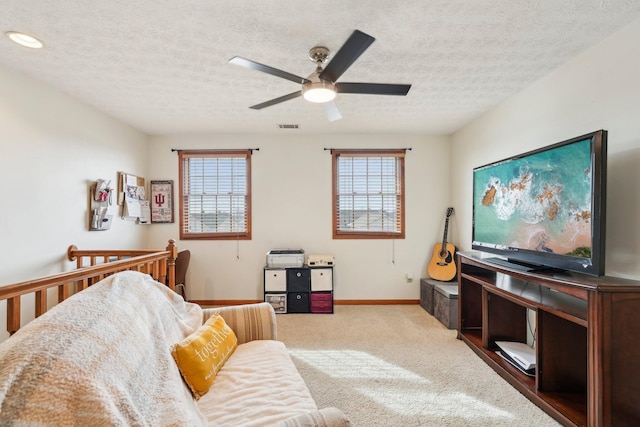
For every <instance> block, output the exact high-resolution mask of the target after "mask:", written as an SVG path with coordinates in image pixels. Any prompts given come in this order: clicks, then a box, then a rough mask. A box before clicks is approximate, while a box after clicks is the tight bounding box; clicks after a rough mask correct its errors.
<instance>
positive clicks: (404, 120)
mask: <svg viewBox="0 0 640 427" xmlns="http://www.w3.org/2000/svg"><path fill="white" fill-rule="evenodd" d="M638 17H640V0H636V1H630V0H598V1H596V0H570V1H569V0H430V1H422V0H405V1H402V2H391V1H388V0H371V1H366V0H358V1H352V0H330V1H316V2H301V1H296V0H261V1H259V0H254V1H251V0H232V1H212V0H172V1H170V0H109V1H104V0H82V1H73V0H58V1H52V0H3V1H2V4H1V6H0V31H1V32H2V33H5V32H6V31H10V30H17V31H24V32H27V33H30V34H33V35H36V36H38V37H40V38H41V39H42V40H43V41H44V42H45V44H46V48H45V49H42V50H31V49H27V48H24V47H21V46H18V45H15V44H13V43H12V42H10V41H9V39H8V38H7V37H4V36H2V37H1V38H0V62H1V63H3V64H5V65H7V66H9V67H11V68H14V69H17V70H20V71H23V72H24V73H26V74H27V75H30V76H31V77H34V78H36V79H38V80H41V81H44V82H46V83H48V84H50V85H51V86H53V87H56V88H58V89H59V90H60V91H62V92H65V93H67V94H69V95H71V96H72V97H74V98H76V99H78V100H80V101H81V102H83V103H85V104H89V105H91V106H94V107H95V108H97V109H98V110H101V111H103V112H105V113H107V114H109V115H111V116H113V117H115V118H117V119H119V120H121V121H122V122H125V123H128V124H130V125H132V126H133V127H135V128H137V129H140V130H141V131H143V132H145V133H148V134H153V135H158V134H172V133H183V132H188V133H191V132H233V133H236V132H241V133H243V132H258V133H265V132H267V133H268V132H274V133H275V132H303V133H350V132H358V133H363V132H364V133H367V132H392V133H422V134H449V133H452V132H454V131H456V130H457V129H459V128H460V127H462V126H464V125H465V124H466V123H468V122H469V121H471V120H473V119H474V118H476V117H478V116H479V115H481V114H482V113H484V112H485V111H487V110H489V109H491V108H492V107H494V106H496V105H497V104H499V103H500V102H502V101H503V100H505V99H506V98H508V97H510V96H511V95H513V94H515V93H517V92H518V91H520V90H521V89H523V88H525V87H527V86H529V85H531V84H532V83H533V82H534V81H536V80H537V79H539V78H540V77H542V76H544V75H545V74H548V73H549V72H551V71H552V70H553V69H555V68H557V67H558V66H560V65H561V64H563V63H565V62H566V61H568V60H570V59H571V58H572V57H575V56H576V55H578V54H579V53H581V52H583V51H584V50H586V49H588V48H589V47H591V46H593V45H594V44H596V43H598V42H599V41H601V40H602V39H604V38H605V37H607V36H608V35H610V34H612V33H613V32H615V31H617V30H618V29H620V28H621V27H622V26H624V25H626V24H627V23H629V22H631V21H632V20H634V19H636V18H638ZM354 29H359V30H361V31H363V32H365V33H367V34H370V35H372V36H373V37H375V38H376V41H375V42H374V43H373V44H372V45H371V47H369V49H368V50H367V51H366V52H365V53H364V54H363V55H362V56H361V57H360V58H359V59H358V60H357V61H356V62H355V63H354V64H353V65H352V66H351V68H349V69H348V70H347V72H346V73H345V74H344V75H343V76H342V77H341V78H340V79H339V81H352V82H371V83H411V84H412V85H413V86H412V88H411V90H410V91H409V94H408V95H407V96H406V97H398V96H373V95H352V94H341V95H338V98H337V99H336V103H337V105H338V107H339V109H340V111H341V113H342V116H343V119H342V120H338V121H335V122H329V121H327V119H326V118H325V116H324V113H323V110H322V108H321V107H320V106H319V105H314V104H309V103H307V102H306V101H304V100H303V99H302V98H297V99H293V100H290V101H287V102H285V103H282V104H279V105H276V106H272V107H269V108H266V109H263V110H259V111H256V110H251V109H249V108H248V107H249V106H251V105H254V104H258V103H260V102H263V101H267V100H269V99H272V98H276V97H278V96H281V95H285V94H288V93H291V92H293V91H295V90H297V89H298V86H297V85H296V84H295V83H292V82H291V81H288V80H284V79H280V78H277V77H274V76H272V75H268V74H265V73H261V72H258V71H254V70H249V69H245V68H241V67H239V66H236V65H232V64H229V63H228V62H227V61H228V60H229V59H230V58H231V57H233V56H236V55H238V56H242V57H245V58H249V59H252V60H254V61H257V62H260V63H263V64H267V65H270V66H272V67H275V68H279V69H282V70H285V71H288V72H290V73H293V74H296V75H300V76H303V77H306V76H307V75H309V74H310V73H311V72H313V70H314V64H313V63H312V62H311V61H310V60H309V59H308V56H307V54H308V51H309V49H310V48H312V47H313V46H316V45H323V46H326V47H328V48H329V49H330V50H331V51H332V52H336V51H337V50H338V49H339V48H340V46H342V44H343V43H344V42H345V41H346V39H347V38H348V37H349V35H350V34H351V33H352V32H353V30H354ZM281 123H284V124H299V125H300V129H298V130H297V131H291V130H279V129H278V128H277V124H281Z"/></svg>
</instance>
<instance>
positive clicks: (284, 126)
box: [278, 124, 299, 129]
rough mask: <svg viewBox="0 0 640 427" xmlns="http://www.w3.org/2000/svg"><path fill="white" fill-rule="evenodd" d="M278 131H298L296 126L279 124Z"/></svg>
mask: <svg viewBox="0 0 640 427" xmlns="http://www.w3.org/2000/svg"><path fill="white" fill-rule="evenodd" d="M278 127H279V128H280V129H298V127H299V126H298V125H288V124H279V125H278Z"/></svg>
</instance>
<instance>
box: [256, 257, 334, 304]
mask: <svg viewBox="0 0 640 427" xmlns="http://www.w3.org/2000/svg"><path fill="white" fill-rule="evenodd" d="M264 300H265V301H267V302H269V303H271V305H273V307H274V309H275V311H276V313H333V267H307V266H305V267H287V268H268V267H267V268H265V269H264Z"/></svg>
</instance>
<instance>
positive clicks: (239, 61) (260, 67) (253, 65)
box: [229, 56, 310, 108]
mask: <svg viewBox="0 0 640 427" xmlns="http://www.w3.org/2000/svg"><path fill="white" fill-rule="evenodd" d="M229 62H230V63H232V64H235V65H239V66H241V67H245V68H249V69H251V70H257V71H262V72H263V73H267V74H271V75H272V76H276V77H280V78H283V79H287V80H291V81H292V82H294V83H299V84H303V83H310V82H309V80H307V79H305V78H304V77H300V76H296V75H295V74H291V73H287V72H286V71H282V70H278V69H277V68H273V67H269V66H268V65H264V64H260V63H258V62H255V61H252V60H250V59H246V58H241V57H239V56H234V57H233V58H231V59H230V60H229ZM252 108H253V107H252Z"/></svg>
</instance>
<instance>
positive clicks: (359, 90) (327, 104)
mask: <svg viewBox="0 0 640 427" xmlns="http://www.w3.org/2000/svg"><path fill="white" fill-rule="evenodd" d="M374 41H375V38H373V37H371V36H370V35H368V34H365V33H363V32H362V31H359V30H355V31H354V32H353V34H351V36H350V37H349V38H348V39H347V41H346V42H345V43H344V45H342V47H341V48H340V49H339V50H338V52H337V53H336V54H335V56H334V57H333V59H332V60H331V61H330V62H329V63H328V64H327V66H326V67H324V69H323V68H322V64H324V63H325V62H326V61H327V59H328V58H329V49H327V48H326V47H323V46H316V47H313V48H312V49H311V50H310V51H309V58H310V59H311V61H313V62H314V63H315V64H316V70H315V71H314V72H313V73H311V74H310V75H309V77H307V78H304V77H300V76H296V75H295V74H291V73H288V72H286V71H282V70H278V69H277V68H273V67H270V66H268V65H263V64H260V63H258V62H255V61H252V60H250V59H245V58H241V57H239V56H234V57H233V58H231V59H230V60H229V62H230V63H232V64H236V65H240V66H241V67H246V68H249V69H252V70H257V71H262V72H263V73H267V74H271V75H274V76H276V77H280V78H283V79H287V80H291V81H292V82H294V83H298V84H300V85H302V87H301V89H300V90H297V91H295V92H292V93H290V94H287V95H283V96H280V97H278V98H274V99H271V100H269V101H266V102H263V103H260V104H256V105H253V106H251V107H249V108H252V109H254V110H261V109H263V108H266V107H270V106H272V105H275V104H279V103H281V102H284V101H288V100H290V99H294V98H297V97H299V96H302V97H303V98H304V99H306V100H307V101H310V102H315V103H322V104H323V107H324V111H325V114H326V115H327V118H328V119H329V121H334V120H338V119H341V118H342V115H341V114H340V110H338V107H337V106H336V104H335V102H334V99H335V97H336V95H337V94H338V93H355V94H369V95H402V96H405V95H406V94H407V93H408V92H409V89H411V85H408V84H386V83H342V82H340V83H338V82H337V80H338V79H339V78H340V76H342V74H344V72H345V71H347V69H348V68H349V67H350V66H351V64H353V63H354V62H355V61H356V59H358V58H359V57H360V55H362V54H363V53H364V51H365V50H367V48H368V47H369V46H370V45H371V43H373V42H374Z"/></svg>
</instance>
